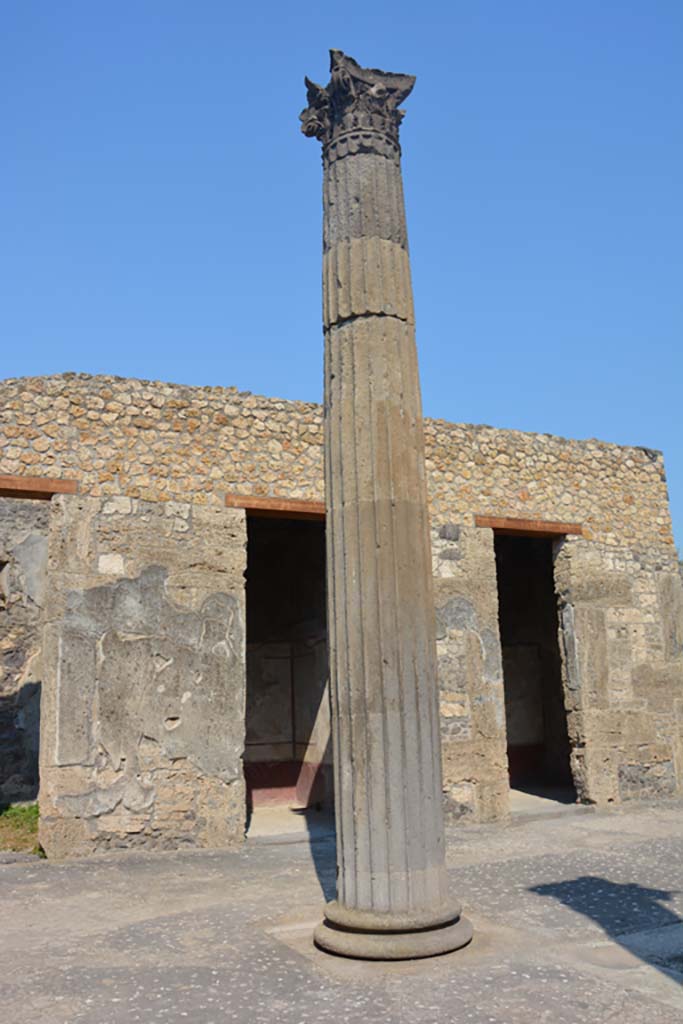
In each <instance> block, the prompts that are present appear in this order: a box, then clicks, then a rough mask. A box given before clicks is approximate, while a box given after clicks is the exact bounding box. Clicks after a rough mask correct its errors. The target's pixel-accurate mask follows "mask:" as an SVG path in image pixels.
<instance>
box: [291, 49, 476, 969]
mask: <svg viewBox="0 0 683 1024" xmlns="http://www.w3.org/2000/svg"><path fill="white" fill-rule="evenodd" d="M412 82H413V80H412V79H409V78H407V77H406V76H390V75H386V74H385V73H384V72H379V71H367V70H366V69H362V68H358V65H356V64H355V62H354V61H351V60H350V58H347V57H344V56H343V55H342V54H338V53H337V52H336V51H332V81H331V82H330V85H329V86H328V87H327V89H326V90H322V89H320V87H318V86H313V85H312V84H311V83H309V101H311V106H310V107H309V108H308V110H307V111H304V113H303V114H302V120H303V122H304V131H305V132H306V133H307V134H315V135H317V137H318V138H321V139H322V141H323V167H324V185H323V196H324V203H323V209H324V229H323V322H324V330H325V486H326V505H327V558H328V612H329V616H328V620H329V650H330V676H331V692H332V723H333V726H332V732H333V744H334V764H335V803H336V817H337V860H338V883H337V885H338V888H337V900H336V901H334V902H332V903H331V904H328V907H327V909H326V914H325V921H324V922H323V924H322V925H321V926H320V927H319V928H318V930H317V932H316V940H317V941H318V943H319V944H320V945H321V946H323V947H324V948H327V949H330V950H332V951H334V952H340V953H345V954H347V955H356V956H367V957H377V958H400V957H407V956H426V955H431V954H432V953H437V952H444V951H446V950H450V949H454V948H457V947H458V946H461V945H463V944H465V943H466V942H467V941H469V938H470V936H471V929H470V927H469V924H468V922H466V921H464V920H463V919H461V918H460V917H459V907H458V906H457V904H455V903H454V902H452V901H451V900H450V899H449V897H448V891H447V881H446V871H445V863H444V832H443V813H442V806H441V750H440V736H439V717H438V696H437V676H436V647H435V640H434V608H433V597H432V572H431V550H430V543H429V531H428V522H427V494H426V482H425V461H424V433H423V424H422V411H421V402H420V387H419V376H418V367H417V354H416V349H415V329H414V315H413V299H412V289H411V283H410V264H409V258H408V244H407V234H406V223H405V212H404V203H403V189H402V181H401V170H400V150H399V146H398V123H399V121H400V117H401V115H400V113H399V112H398V111H397V109H396V104H397V102H400V99H401V98H403V97H404V96H405V95H407V93H408V92H409V91H410V88H412ZM316 90H317V91H316ZM363 97H365V98H364V99H363ZM368 97H369V98H368ZM387 97H388V98H387ZM378 103H379V106H378V105H377V104H378Z"/></svg>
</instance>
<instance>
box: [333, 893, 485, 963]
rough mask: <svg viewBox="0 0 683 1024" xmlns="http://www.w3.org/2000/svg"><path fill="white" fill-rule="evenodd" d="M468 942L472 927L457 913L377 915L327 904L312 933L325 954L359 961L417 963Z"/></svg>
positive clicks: (450, 951)
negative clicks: (407, 961)
mask: <svg viewBox="0 0 683 1024" xmlns="http://www.w3.org/2000/svg"><path fill="white" fill-rule="evenodd" d="M471 938H472V925H471V924H470V922H469V921H468V920H467V918H466V917H461V916H460V911H459V909H456V912H455V913H453V908H449V910H448V911H447V912H446V913H444V914H434V913H432V914H430V915H429V916H427V915H424V914H381V913H373V912H372V911H362V910H350V909H347V908H346V907H342V906H340V905H339V904H338V903H336V902H333V903H328V905H327V907H326V908H325V919H324V921H322V922H321V924H319V925H318V927H317V928H316V929H315V932H314V933H313V939H314V941H315V944H316V945H317V946H319V947H320V949H324V950H325V951H326V952H328V953H336V954H337V955H338V956H348V957H355V958H356V959H359V960H417V959H419V958H421V957H427V956H439V955H440V954H442V953H452V952H453V951H454V950H456V949H461V948H462V947H463V946H466V945H467V943H468V942H470V940H471Z"/></svg>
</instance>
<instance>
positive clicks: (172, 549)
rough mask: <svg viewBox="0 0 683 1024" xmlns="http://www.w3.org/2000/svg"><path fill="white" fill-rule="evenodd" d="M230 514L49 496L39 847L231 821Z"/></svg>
mask: <svg viewBox="0 0 683 1024" xmlns="http://www.w3.org/2000/svg"><path fill="white" fill-rule="evenodd" d="M245 539H246V534H245V525H244V515H243V513H242V512H241V511H234V510H227V509H216V508H203V507H196V506H195V507H193V506H191V505H189V504H182V503H165V504H161V503H149V502H141V501H138V500H136V499H131V498H127V497H115V498H104V499H100V498H92V497H66V496H62V497H58V498H55V499H53V502H52V516H51V523H50V538H49V558H48V574H47V592H48V597H47V600H46V606H45V625H44V631H43V671H44V692H43V714H42V735H41V783H40V805H41V825H40V839H41V843H42V844H43V846H44V848H45V850H46V851H47V853H48V855H49V856H53V857H59V856H64V855H67V854H68V855H73V854H83V853H88V852H92V851H93V850H101V849H111V848H117V847H135V846H144V847H147V848H173V847H177V846H179V845H197V846H204V847H206V846H209V847H210V846H229V845H231V844H233V843H235V842H239V841H240V840H241V838H242V835H243V831H244V820H245V792H244V780H243V773H242V762H241V757H242V751H243V744H244V699H245V696H244V695H245V638H244V578H243V571H244V562H245V552H244V548H245Z"/></svg>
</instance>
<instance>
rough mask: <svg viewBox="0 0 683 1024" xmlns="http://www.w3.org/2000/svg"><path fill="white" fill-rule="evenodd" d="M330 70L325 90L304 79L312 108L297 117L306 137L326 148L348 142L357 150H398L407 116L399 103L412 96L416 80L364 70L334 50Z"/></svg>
mask: <svg viewBox="0 0 683 1024" xmlns="http://www.w3.org/2000/svg"><path fill="white" fill-rule="evenodd" d="M330 72H331V74H330V81H329V84H328V85H327V86H326V87H323V86H321V85H317V84H316V83H315V82H311V81H310V79H308V78H306V79H305V82H306V89H307V96H308V106H307V107H306V109H305V110H302V112H301V114H300V115H299V117H300V120H301V130H302V132H303V133H304V135H306V136H308V137H309V138H316V139H319V141H320V142H322V144H323V149H324V150H326V149H329V146H330V144H331V143H341V142H345V143H346V144H347V145H350V146H351V151H353V152H357V151H359V149H366V148H371V149H377V150H379V151H380V152H384V151H386V149H387V146H388V148H389V150H390V151H391V150H395V151H397V150H398V130H399V126H400V124H401V121H402V120H403V114H404V112H403V111H402V110H399V104H401V103H402V102H403V101H404V100H405V99H406V97H407V96H408V95H409V94H410V92H411V90H412V88H413V85H414V84H415V78H414V77H413V76H412V75H394V74H391V73H390V72H387V71H379V70H377V69H376V68H362V67H361V66H360V65H359V64H357V63H356V61H355V60H354V59H353V58H352V57H347V56H346V54H344V53H342V52H341V50H330ZM335 148H336V147H335ZM338 155H343V154H342V153H338ZM386 155H388V153H387V154H386Z"/></svg>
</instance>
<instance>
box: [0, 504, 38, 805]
mask: <svg viewBox="0 0 683 1024" xmlns="http://www.w3.org/2000/svg"><path fill="white" fill-rule="evenodd" d="M49 511H50V508H49V505H47V504H46V503H45V502H44V501H28V500H21V499H19V500H14V499H9V498H0V805H2V804H4V803H13V802H15V801H20V800H32V799H35V797H36V795H37V793H38V746H39V728H40V658H39V652H40V614H41V609H42V606H43V601H44V593H45V570H46V566H47V529H48V516H49Z"/></svg>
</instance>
